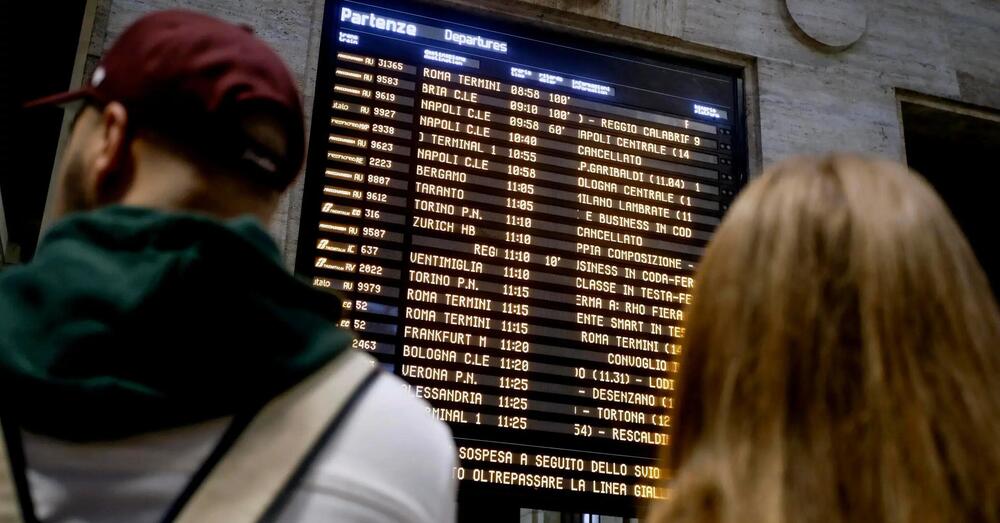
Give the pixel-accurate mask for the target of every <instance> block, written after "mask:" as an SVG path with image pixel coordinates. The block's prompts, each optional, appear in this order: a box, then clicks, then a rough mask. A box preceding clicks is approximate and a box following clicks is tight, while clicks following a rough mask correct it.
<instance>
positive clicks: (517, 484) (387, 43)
mask: <svg viewBox="0 0 1000 523" xmlns="http://www.w3.org/2000/svg"><path fill="white" fill-rule="evenodd" d="M322 38H323V42H322V44H321V52H320V62H319V69H318V75H317V84H316V91H315V102H314V103H315V107H314V111H313V119H312V124H311V125H312V130H311V133H310V149H309V158H308V165H307V175H306V182H305V188H304V191H305V192H304V197H303V213H302V220H301V223H300V237H299V248H298V253H297V267H296V270H297V272H298V273H300V274H302V275H303V276H305V277H307V278H308V279H309V280H310V281H311V282H312V284H313V285H314V286H316V287H320V288H323V289H328V290H330V291H334V292H337V293H339V294H340V295H341V296H342V297H343V298H344V311H343V320H342V324H343V325H344V326H349V327H351V328H352V329H354V330H355V331H356V333H357V340H356V341H355V346H356V347H357V348H358V349H362V350H365V351H368V352H370V353H372V354H374V355H375V356H376V357H377V358H378V359H379V361H381V362H382V363H384V365H385V366H386V367H387V368H389V369H391V370H392V371H393V372H394V373H396V374H398V375H399V376H401V377H403V378H404V379H405V380H406V381H407V382H408V383H409V387H410V391H411V393H413V394H415V395H416V396H418V397H420V398H423V399H425V400H427V401H428V402H429V403H430V405H432V407H433V413H434V415H436V416H437V417H438V418H440V419H441V420H444V421H446V422H448V423H449V425H450V426H451V428H452V431H453V432H454V435H455V438H456V443H457V446H458V447H459V451H460V458H461V463H460V466H459V467H457V468H456V469H455V471H454V473H455V475H456V477H457V478H458V479H460V480H461V493H460V500H461V501H462V503H472V502H475V503H477V504H480V505H482V506H493V507H499V506H523V507H534V508H549V507H551V508H556V509H560V508H562V509H568V508H571V509H573V510H576V511H592V512H602V513H605V514H617V515H634V514H635V513H636V511H637V510H638V509H637V507H638V506H641V503H642V502H643V501H646V500H649V499H653V498H657V497H662V496H663V495H664V492H663V489H662V484H663V480H664V475H665V474H666V472H665V471H662V470H660V469H659V468H658V467H657V461H656V458H657V456H658V455H659V453H660V452H661V450H662V448H663V446H665V445H669V441H668V439H667V436H666V434H665V430H666V428H667V427H669V426H670V424H671V415H672V408H673V390H674V378H675V375H676V372H677V356H678V355H679V354H680V352H681V350H682V347H683V341H684V331H683V327H682V320H683V317H684V306H685V305H686V304H687V303H689V301H690V299H691V293H692V286H693V284H694V282H693V278H692V276H693V271H694V269H695V266H696V264H697V262H698V259H699V257H700V256H701V254H702V253H703V251H704V249H705V245H706V243H707V241H708V240H709V238H710V237H711V235H712V231H713V229H714V228H715V227H716V226H717V225H718V224H719V221H720V218H721V216H722V215H723V213H724V212H725V210H726V208H727V206H728V204H729V202H730V201H731V200H732V199H733V197H734V196H735V194H736V192H737V190H738V188H739V187H740V186H741V185H742V184H743V183H744V181H745V178H746V163H747V162H746V151H745V148H746V139H745V135H744V129H745V124H744V119H743V113H744V111H743V109H742V102H741V100H742V96H743V95H742V83H741V82H742V80H741V76H740V71H739V70H737V69H731V68H727V67H725V66H721V65H717V64H702V63H697V62H691V61H687V60H684V59H681V58H675V57H672V56H662V55H658V54H652V53H650V52H648V51H642V50H636V49H630V48H628V47H620V46H617V45H614V44H610V43H607V42H602V41H597V40H585V39H582V38H579V37H576V36H572V35H567V34H563V33H559V32H549V31H546V30H541V29H532V28H529V27H526V26H524V25H523V24H517V23H512V22H510V21H507V20H503V19H496V18H493V17H485V16H480V15H474V14H470V13H466V12H463V11H456V10H455V9H454V8H446V7H442V6H437V5H433V4H424V3H416V2H395V1H377V2H376V1H372V2H354V1H345V0H340V1H330V2H328V3H327V4H326V14H325V19H324V29H323V35H322Z"/></svg>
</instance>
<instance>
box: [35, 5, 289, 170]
mask: <svg viewBox="0 0 1000 523" xmlns="http://www.w3.org/2000/svg"><path fill="white" fill-rule="evenodd" d="M79 99H90V100H93V101H95V102H98V103H108V102H112V101H115V102H119V103H121V104H122V105H124V106H125V108H126V109H127V110H128V112H129V119H130V121H136V122H139V124H140V125H141V124H142V123H143V122H155V123H156V124H157V125H163V124H166V125H168V126H171V127H172V128H173V129H174V130H176V131H178V132H179V133H181V134H182V136H183V137H184V138H185V143H188V142H190V143H191V144H192V145H198V146H201V147H203V148H204V149H210V151H209V152H210V153H211V154H212V155H213V157H218V158H220V159H228V160H233V161H237V162H245V161H248V162H250V163H251V164H252V166H255V167H256V169H253V170H257V171H261V170H262V171H263V174H264V176H266V177H267V176H269V177H270V178H271V179H270V180H266V181H268V182H273V183H274V184H276V185H279V186H281V188H284V187H287V185H288V184H289V183H291V181H292V180H293V179H294V177H295V175H296V174H297V173H298V171H299V169H300V168H301V167H302V162H303V158H304V157H305V128H304V123H303V112H302V102H301V101H300V99H299V92H298V89H297V87H296V85H295V81H294V80H293V79H292V75H291V74H290V73H289V71H288V68H287V67H285V64H284V62H283V61H282V60H281V58H279V57H278V55H277V54H276V53H275V52H274V51H273V50H272V49H271V48H270V47H269V46H268V45H267V44H266V43H264V42H263V41H262V40H261V39H259V38H257V37H256V36H254V34H253V31H252V29H250V28H249V27H246V26H237V25H233V24H230V23H227V22H224V21H222V20H219V19H217V18H213V17H210V16H207V15H203V14H200V13H196V12H193V11H184V10H169V11H160V12H156V13H153V14H149V15H146V16H144V17H142V18H140V19H139V20H137V21H136V22H135V23H133V24H132V25H131V26H129V27H128V28H127V29H126V30H125V32H123V33H122V35H121V36H120V37H119V38H118V40H117V41H115V43H114V44H113V45H112V46H111V48H110V49H108V50H107V52H105V54H104V57H103V58H102V59H101V61H100V63H99V64H98V66H97V68H96V69H95V70H94V73H93V76H91V78H90V82H89V83H88V84H87V85H85V86H84V87H83V88H81V89H78V90H76V91H70V92H67V93H61V94H57V95H53V96H48V97H45V98H41V99H38V100H35V101H32V102H28V103H27V104H26V105H25V106H26V107H33V106H39V105H57V104H64V103H67V102H70V101H74V100H79ZM262 111H264V112H267V114H270V115H273V116H275V117H277V118H278V119H279V120H280V121H281V122H282V123H283V124H284V126H285V128H286V132H285V136H286V139H287V140H288V150H287V154H285V155H283V157H278V155H277V154H276V153H275V152H273V151H269V150H268V149H267V148H266V147H264V146H263V145H262V144H259V143H256V142H255V141H254V140H252V139H251V138H250V137H249V136H247V135H246V134H245V133H244V132H243V131H242V126H241V119H242V117H244V116H246V115H248V114H251V113H258V112H262Z"/></svg>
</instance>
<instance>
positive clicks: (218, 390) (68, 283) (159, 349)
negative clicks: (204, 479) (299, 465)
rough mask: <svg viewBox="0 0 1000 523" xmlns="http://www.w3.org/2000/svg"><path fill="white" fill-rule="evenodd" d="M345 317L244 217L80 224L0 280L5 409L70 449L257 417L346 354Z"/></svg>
mask: <svg viewBox="0 0 1000 523" xmlns="http://www.w3.org/2000/svg"><path fill="white" fill-rule="evenodd" d="M340 310H341V302H340V300H339V299H338V298H337V297H335V296H333V295H331V294H327V293H324V292H321V291H318V290H315V289H313V288H312V287H311V286H309V285H308V284H306V283H303V282H300V281H298V280H296V279H295V278H294V277H292V275H290V274H289V273H288V272H287V271H286V270H285V269H284V268H283V267H282V265H281V263H280V256H279V252H278V249H277V247H276V245H275V244H274V242H273V241H272V240H271V239H270V237H269V236H268V235H267V233H266V232H265V231H264V230H263V229H262V228H261V226H260V225H259V223H258V222H257V221H255V220H253V219H250V218H240V219H236V220H232V221H228V222H220V221H216V220H212V219H209V218H206V217H201V216H196V215H191V214H179V213H164V212H158V211H153V210H149V209H139V208H127V207H109V208H104V209H100V210H96V211H92V212H86V213H80V214H76V215H73V216H71V217H68V218H67V219H65V220H63V221H61V222H60V223H58V224H57V225H55V226H54V227H53V228H52V229H51V230H50V231H49V232H48V234H47V235H46V236H45V238H44V239H43V241H42V242H41V244H40V245H39V248H38V251H37V254H36V256H35V259H34V260H33V261H32V262H31V263H29V264H27V265H24V266H21V267H14V268H10V269H7V270H5V271H3V272H0V409H2V412H3V413H4V415H7V416H12V417H13V418H14V419H15V420H16V421H17V422H18V423H20V424H21V426H23V427H24V428H26V429H28V430H30V431H33V432H37V433H40V434H45V435H49V436H53V437H57V438H61V439H69V440H77V441H93V440H102V439H113V438H119V437H123V436H129V435H135V434H139V433H143V432H148V431H153V430H157V429H163V428H167V427H175V426H180V425H184V424H188V423H193V422H197V421H201V420H206V419H210V418H213V417H218V416H224V415H233V414H239V413H244V412H248V411H252V410H253V409H255V408H257V407H258V406H259V405H260V404H261V403H263V402H265V401H267V400H268V399H270V398H272V397H274V396H275V395H276V394H278V393H279V392H281V391H282V390H284V389H287V388H288V387H290V386H291V385H294V384H295V383H297V382H298V381H300V380H301V379H302V378H303V377H305V376H307V375H308V374H309V373H311V372H312V371H314V370H316V369H317V368H318V367H320V366H322V365H323V364H324V363H326V362H327V361H329V360H330V359H331V358H333V357H334V356H335V355H337V354H338V353H339V352H341V351H342V350H344V348H345V347H347V346H348V344H349V343H350V340H351V336H350V334H349V333H348V332H347V331H345V330H343V329H340V328H338V327H336V322H337V319H338V318H339V315H340Z"/></svg>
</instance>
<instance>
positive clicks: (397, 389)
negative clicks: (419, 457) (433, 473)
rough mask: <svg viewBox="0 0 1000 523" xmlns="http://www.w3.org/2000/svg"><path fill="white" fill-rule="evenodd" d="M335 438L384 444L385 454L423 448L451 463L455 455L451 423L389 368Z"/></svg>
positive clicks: (434, 457) (428, 456)
mask: <svg viewBox="0 0 1000 523" xmlns="http://www.w3.org/2000/svg"><path fill="white" fill-rule="evenodd" d="M335 440H336V441H341V442H344V444H352V443H364V444H366V445H367V446H368V447H372V446H376V445H384V446H385V447H386V448H384V449H382V450H383V451H384V452H382V453H380V456H383V457H386V456H388V457H391V456H396V455H399V456H407V455H408V453H409V452H411V451H420V452H421V453H422V454H424V455H425V459H428V460H434V461H436V462H439V463H441V462H443V463H446V464H448V465H449V466H450V465H452V464H453V462H454V460H455V455H456V454H455V443H454V440H453V439H452V436H451V430H450V429H449V428H448V426H447V425H446V424H445V423H443V422H441V421H440V420H438V419H437V418H436V417H435V416H434V415H433V414H432V412H431V407H430V405H429V404H428V403H427V402H426V401H424V400H422V399H420V398H418V397H416V396H415V395H414V394H413V391H412V388H411V386H410V385H408V384H407V383H406V382H404V381H403V380H402V379H400V378H398V377H397V376H394V375H392V374H390V373H388V372H380V373H379V374H378V376H377V377H376V379H375V381H374V382H373V383H372V384H371V386H370V387H369V389H368V390H367V391H365V393H364V395H363V396H362V397H361V398H360V400H359V401H358V403H357V404H356V406H355V407H354V409H353V410H352V412H351V413H350V414H349V416H348V418H347V419H346V420H345V423H344V426H343V427H341V428H340V429H339V434H338V435H337V436H335ZM411 458H412V457H408V459H411ZM438 460H440V461H438Z"/></svg>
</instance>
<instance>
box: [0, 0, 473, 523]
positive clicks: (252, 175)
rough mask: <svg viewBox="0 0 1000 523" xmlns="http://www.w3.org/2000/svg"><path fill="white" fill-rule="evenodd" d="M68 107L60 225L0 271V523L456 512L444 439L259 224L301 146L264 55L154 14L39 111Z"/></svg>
mask: <svg viewBox="0 0 1000 523" xmlns="http://www.w3.org/2000/svg"><path fill="white" fill-rule="evenodd" d="M73 100H78V101H82V108H81V109H80V110H79V112H78V114H77V118H76V121H75V122H74V124H73V128H72V134H71V136H70V139H69V142H68V145H67V148H66V154H65V157H64V158H63V159H62V162H61V168H60V173H59V176H58V179H57V184H58V186H57V188H56V189H57V190H56V196H55V198H56V199H55V202H54V205H55V208H56V211H57V213H58V214H59V215H60V216H61V220H60V221H59V222H58V223H57V224H56V225H54V226H53V227H52V229H51V230H50V231H49V232H48V233H47V234H46V236H45V238H44V239H43V241H42V242H41V244H40V246H39V248H38V252H37V255H36V257H35V259H34V260H33V262H32V263H30V264H28V265H26V266H23V267H17V268H14V269H11V270H8V271H5V272H4V273H2V275H0V415H2V416H3V417H2V422H3V428H4V433H5V437H6V442H7V445H6V450H7V455H8V456H7V457H9V465H10V466H7V465H8V464H7V463H5V462H6V461H7V460H6V459H4V458H5V456H4V453H3V452H0V519H2V518H3V517H4V514H5V513H4V510H5V509H10V508H11V506H14V504H13V501H11V500H7V501H9V502H10V503H8V505H7V506H5V505H4V502H5V500H4V499H3V498H4V495H5V494H4V493H7V496H8V497H9V498H12V497H14V496H16V497H17V500H16V501H17V503H16V506H15V508H16V510H13V509H11V511H12V512H19V513H20V516H19V517H20V518H22V519H23V520H25V521H33V520H36V518H37V520H41V521H116V522H117V521H121V522H126V521H127V522H140V521H259V520H264V519H267V520H278V521H365V522H369V521H371V522H374V521H412V522H427V523H431V522H434V523H437V522H441V521H445V522H447V521H451V520H453V519H454V510H455V505H454V495H455V481H454V479H453V473H452V469H453V467H454V466H455V459H456V456H455V448H454V443H453V442H452V440H451V436H450V433H449V431H448V429H447V427H446V426H445V425H443V424H442V423H440V422H438V421H437V420H435V419H434V418H433V417H432V416H431V415H430V413H429V408H428V406H427V405H426V404H425V403H423V402H422V401H420V400H418V399H417V398H415V397H413V396H412V395H411V394H409V393H407V392H406V390H405V389H404V385H403V383H402V381H400V380H399V379H398V378H395V377H393V376H392V375H389V374H387V373H382V372H378V371H372V370H371V367H372V365H371V364H370V361H369V360H365V359H364V358H366V356H363V355H361V354H359V353H355V352H353V351H351V350H350V349H349V348H348V347H349V345H350V342H351V336H350V334H349V333H348V332H346V331H344V330H342V329H339V328H337V327H336V326H335V325H336V321H337V319H338V316H339V311H340V310H341V302H340V300H339V299H338V298H337V297H336V296H333V295H330V294H326V293H323V292H320V291H318V290H315V289H313V288H312V287H311V286H309V285H307V284H305V283H302V282H300V281H298V280H296V279H295V278H294V277H292V276H291V275H290V274H288V272H287V271H286V270H285V269H284V268H283V267H282V265H281V263H280V256H279V251H278V249H277V246H276V245H275V244H274V242H273V240H271V238H270V237H269V236H268V235H267V233H266V232H265V230H264V229H263V228H262V227H261V223H262V222H263V223H266V222H267V221H269V220H270V219H271V216H272V214H273V212H274V210H275V208H276V206H277V202H278V199H279V197H280V195H281V193H282V192H283V191H284V190H285V189H286V188H287V187H288V186H289V184H290V183H291V182H292V180H293V179H294V178H295V176H296V174H297V173H298V171H299V170H300V168H301V166H302V162H303V157H304V150H303V149H304V143H305V139H304V138H305V137H304V130H303V114H302V106H301V103H300V101H299V95H298V92H297V90H296V87H295V83H294V81H293V79H292V78H291V76H290V75H289V73H288V71H287V69H286V68H285V66H284V64H283V63H282V62H281V60H280V59H279V58H278V57H277V56H276V55H275V54H274V52H273V51H271V49H269V48H268V47H267V45H265V44H264V43H263V42H262V41H260V40H259V39H257V38H256V37H254V36H253V35H252V34H251V33H250V31H248V30H247V29H245V28H240V27H237V26H233V25H230V24H227V23H224V22H221V21H219V20H216V19H213V18H210V17H207V16H203V15H199V14H196V13H191V12H186V11H166V12H161V13H156V14H153V15H149V16H146V17H144V18H142V19H140V20H139V21H137V22H136V23H135V24H134V25H132V26H131V27H129V28H128V29H127V30H126V31H125V32H124V33H123V34H122V35H121V37H120V38H119V40H118V41H117V42H116V43H115V44H114V45H113V46H112V47H111V49H109V50H108V51H107V53H106V55H105V56H104V58H103V60H102V61H101V63H100V65H99V66H98V67H97V69H96V70H95V72H94V74H93V77H92V78H91V81H90V83H89V85H87V86H86V87H84V88H83V89H81V90H79V91H76V92H72V93H66V94H63V95H57V96H54V97H51V98H49V99H44V100H40V101H38V102H37V103H36V105H38V104H53V103H59V104H65V103H68V102H70V101H73ZM0 447H2V446H0ZM2 450H4V449H3V448H0V451H2ZM5 480H6V483H5ZM5 485H13V486H14V487H16V488H14V487H11V488H5ZM4 521H6V520H4Z"/></svg>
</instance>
